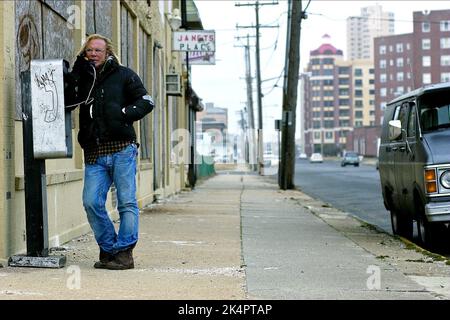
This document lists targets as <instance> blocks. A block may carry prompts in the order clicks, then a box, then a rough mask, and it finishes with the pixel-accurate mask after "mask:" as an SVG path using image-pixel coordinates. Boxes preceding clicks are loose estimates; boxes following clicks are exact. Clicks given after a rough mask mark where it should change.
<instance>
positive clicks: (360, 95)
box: [355, 90, 363, 97]
mask: <svg viewBox="0 0 450 320" xmlns="http://www.w3.org/2000/svg"><path fill="white" fill-rule="evenodd" d="M362 95H363V94H362V90H355V97H362Z"/></svg>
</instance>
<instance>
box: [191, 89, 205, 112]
mask: <svg viewBox="0 0 450 320" xmlns="http://www.w3.org/2000/svg"><path fill="white" fill-rule="evenodd" d="M187 99H188V103H189V108H192V110H194V111H196V112H200V111H203V110H204V109H205V106H204V104H203V102H202V99H201V98H200V97H199V96H198V95H197V93H195V91H194V89H192V87H189V88H188V89H187Z"/></svg>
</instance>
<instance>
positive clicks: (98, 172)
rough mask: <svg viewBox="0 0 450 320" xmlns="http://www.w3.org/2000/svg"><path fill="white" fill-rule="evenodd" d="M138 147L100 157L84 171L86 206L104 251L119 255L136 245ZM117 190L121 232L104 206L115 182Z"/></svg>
mask: <svg viewBox="0 0 450 320" xmlns="http://www.w3.org/2000/svg"><path fill="white" fill-rule="evenodd" d="M136 158H137V146H136V145H135V144H130V145H129V146H127V147H126V148H124V149H123V150H122V151H119V152H116V153H114V154H112V155H106V156H101V157H98V158H97V161H96V163H95V164H86V167H85V171H84V188H83V206H84V209H85V210H86V213H87V219H88V221H89V224H90V226H91V228H92V231H93V232H94V236H95V240H96V241H97V243H98V245H99V246H100V248H101V249H102V250H103V251H106V252H109V253H116V252H118V251H122V250H125V249H127V248H129V247H132V246H134V245H135V244H136V242H137V240H138V228H139V209H138V206H137V200H136V179H135V177H136ZM113 182H114V185H115V187H116V189H117V204H118V206H117V210H118V211H119V216H120V226H119V230H118V233H116V230H115V228H114V224H113V222H112V221H111V219H110V218H109V216H108V212H107V211H106V207H105V203H106V197H107V195H108V190H109V188H110V187H111V185H112V183H113Z"/></svg>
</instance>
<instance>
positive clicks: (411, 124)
mask: <svg viewBox="0 0 450 320" xmlns="http://www.w3.org/2000/svg"><path fill="white" fill-rule="evenodd" d="M407 133H408V137H414V136H415V135H416V106H415V105H412V106H411V108H410V111H409V120H408V130H407Z"/></svg>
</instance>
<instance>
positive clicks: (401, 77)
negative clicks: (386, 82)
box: [397, 72, 403, 81]
mask: <svg viewBox="0 0 450 320" xmlns="http://www.w3.org/2000/svg"><path fill="white" fill-rule="evenodd" d="M397 81H403V72H397Z"/></svg>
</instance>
